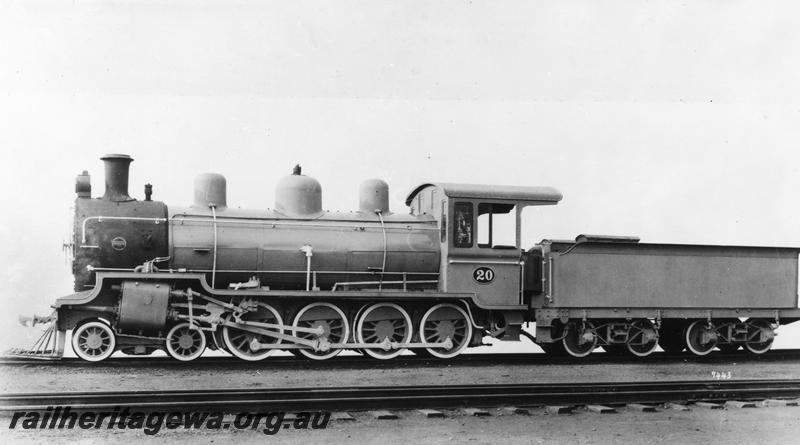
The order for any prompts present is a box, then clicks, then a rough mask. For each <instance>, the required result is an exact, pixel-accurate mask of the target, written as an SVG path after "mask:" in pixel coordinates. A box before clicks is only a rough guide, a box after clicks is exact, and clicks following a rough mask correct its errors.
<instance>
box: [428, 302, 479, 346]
mask: <svg viewBox="0 0 800 445" xmlns="http://www.w3.org/2000/svg"><path fill="white" fill-rule="evenodd" d="M420 339H421V340H422V341H423V342H425V343H442V342H444V341H446V340H447V339H450V341H451V342H452V347H451V348H449V349H448V348H444V347H440V348H425V349H426V350H427V351H428V352H429V353H430V354H431V355H433V356H434V357H438V358H451V357H455V356H457V355H458V354H460V353H461V351H463V350H464V349H466V348H467V346H469V342H470V339H472V323H471V321H470V319H469V316H468V315H467V313H466V312H465V311H464V309H461V308H460V307H458V306H455V305H453V304H450V303H443V304H437V305H436V306H433V307H432V308H430V309H428V311H427V312H425V315H423V316H422V320H421V321H420Z"/></svg>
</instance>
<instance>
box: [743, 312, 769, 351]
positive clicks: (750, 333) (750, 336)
mask: <svg viewBox="0 0 800 445" xmlns="http://www.w3.org/2000/svg"><path fill="white" fill-rule="evenodd" d="M747 324H748V329H747V341H746V342H745V344H744V348H745V349H746V350H747V351H748V352H750V353H752V354H763V353H765V352H767V351H769V349H770V348H771V347H772V341H773V340H774V339H775V331H774V330H773V329H772V325H771V324H770V322H768V321H766V320H752V321H749V320H748V322H747Z"/></svg>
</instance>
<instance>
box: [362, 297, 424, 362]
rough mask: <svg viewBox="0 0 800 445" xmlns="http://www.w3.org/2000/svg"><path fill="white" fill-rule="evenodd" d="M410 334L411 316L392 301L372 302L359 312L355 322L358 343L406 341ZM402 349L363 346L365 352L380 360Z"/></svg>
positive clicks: (395, 355)
mask: <svg viewBox="0 0 800 445" xmlns="http://www.w3.org/2000/svg"><path fill="white" fill-rule="evenodd" d="M411 335H412V328H411V317H410V316H409V315H408V312H406V310H405V309H403V308H402V307H400V306H398V305H396V304H394V303H377V304H373V305H372V306H370V307H368V308H367V309H366V310H364V311H363V312H362V313H361V315H360V316H359V317H358V321H357V322H356V341H357V342H359V343H370V344H382V343H385V342H387V341H388V342H396V343H408V342H410V341H411ZM403 351H405V349H389V350H385V349H373V348H364V352H365V353H367V354H368V355H370V356H372V357H375V358H377V359H381V360H386V359H390V358H394V357H397V356H398V355H400V354H402V353H403Z"/></svg>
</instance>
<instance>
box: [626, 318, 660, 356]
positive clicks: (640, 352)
mask: <svg viewBox="0 0 800 445" xmlns="http://www.w3.org/2000/svg"><path fill="white" fill-rule="evenodd" d="M625 346H626V347H627V348H628V351H629V352H630V353H631V354H633V355H635V356H637V357H646V356H648V355H650V354H651V353H652V352H653V351H655V350H656V347H657V346H658V331H657V330H656V327H655V326H654V325H653V322H651V321H650V320H648V319H646V318H644V319H641V320H636V321H634V322H633V323H631V327H630V329H629V330H628V342H627V343H625Z"/></svg>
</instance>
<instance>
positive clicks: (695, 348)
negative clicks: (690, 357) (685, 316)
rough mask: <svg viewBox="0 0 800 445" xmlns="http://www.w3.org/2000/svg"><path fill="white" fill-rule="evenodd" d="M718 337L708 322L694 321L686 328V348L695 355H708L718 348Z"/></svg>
mask: <svg viewBox="0 0 800 445" xmlns="http://www.w3.org/2000/svg"><path fill="white" fill-rule="evenodd" d="M717 337H718V336H717V331H716V329H714V326H713V325H709V322H708V321H706V320H697V321H694V322H693V323H692V324H690V325H689V327H687V328H686V348H687V349H688V350H689V351H691V353H692V354H694V355H708V353H710V352H711V351H712V350H713V349H714V347H716V346H717Z"/></svg>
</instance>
